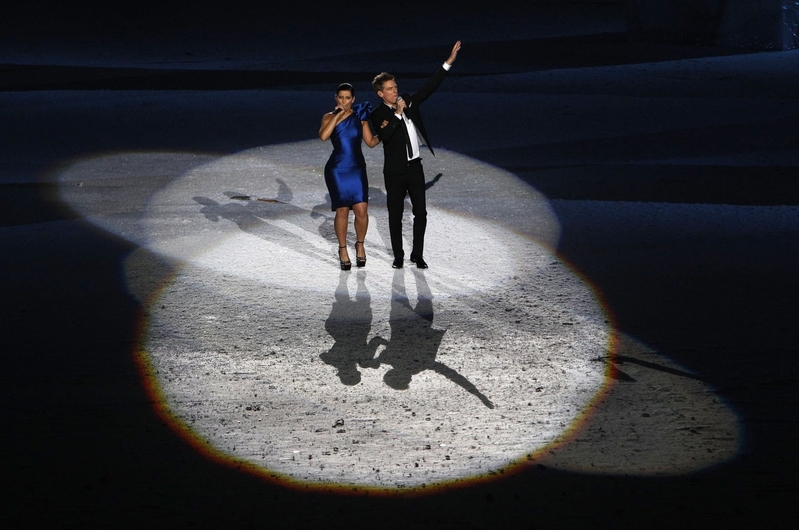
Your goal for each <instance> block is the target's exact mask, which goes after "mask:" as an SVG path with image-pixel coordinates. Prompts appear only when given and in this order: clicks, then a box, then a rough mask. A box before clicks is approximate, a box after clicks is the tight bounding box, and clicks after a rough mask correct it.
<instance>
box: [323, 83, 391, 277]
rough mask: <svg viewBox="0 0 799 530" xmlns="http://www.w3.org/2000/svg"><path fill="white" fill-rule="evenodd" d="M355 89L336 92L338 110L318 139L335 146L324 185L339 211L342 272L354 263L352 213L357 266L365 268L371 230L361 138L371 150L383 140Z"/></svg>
mask: <svg viewBox="0 0 799 530" xmlns="http://www.w3.org/2000/svg"><path fill="white" fill-rule="evenodd" d="M354 102H355V90H354V89H353V87H352V85H351V84H349V83H342V84H341V85H339V87H338V90H336V108H335V109H333V111H332V112H328V113H327V114H325V115H324V116H322V126H321V127H320V128H319V139H320V140H322V141H323V142H324V141H326V140H327V139H328V138H330V139H331V142H332V143H333V153H332V154H331V155H330V158H329V159H328V161H327V164H326V165H325V183H326V184H327V190H328V192H330V201H331V202H332V210H333V211H334V212H336V217H335V220H334V221H333V226H334V228H335V231H336V239H338V258H339V261H340V262H341V270H344V271H346V270H350V268H351V267H352V262H351V261H350V256H349V253H348V252H347V226H348V224H349V217H350V210H352V211H353V212H354V213H355V223H354V225H355V263H356V265H357V266H358V267H363V266H365V265H366V249H365V248H364V246H363V242H364V238H365V237H366V229H367V228H368V227H369V215H368V213H367V206H366V205H367V203H368V201H369V183H368V181H367V180H366V161H365V160H364V159H363V151H361V139H363V141H364V142H365V143H366V145H368V146H369V147H375V146H376V145H377V144H378V143H380V140H379V139H378V138H377V136H374V135H373V134H372V130H371V129H370V128H369V113H370V112H371V110H372V107H371V105H369V103H361V104H358V105H353V103H354Z"/></svg>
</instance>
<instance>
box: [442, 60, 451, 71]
mask: <svg viewBox="0 0 799 530" xmlns="http://www.w3.org/2000/svg"><path fill="white" fill-rule="evenodd" d="M442 66H443V67H444V70H446V71H447V72H449V69H450V68H452V65H451V64H447V63H446V61H445V62H444V64H443V65H442Z"/></svg>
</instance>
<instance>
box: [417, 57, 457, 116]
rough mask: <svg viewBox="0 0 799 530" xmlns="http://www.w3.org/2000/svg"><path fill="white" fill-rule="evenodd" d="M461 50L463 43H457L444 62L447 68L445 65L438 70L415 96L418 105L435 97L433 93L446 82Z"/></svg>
mask: <svg viewBox="0 0 799 530" xmlns="http://www.w3.org/2000/svg"><path fill="white" fill-rule="evenodd" d="M460 49H461V41H457V42H456V43H455V45H454V46H453V47H452V51H451V52H450V53H449V57H447V60H446V61H444V62H445V64H446V65H447V67H446V68H445V67H444V66H443V65H442V66H440V67H439V68H438V70H436V72H435V73H434V74H433V76H432V77H431V78H430V79H428V80H427V82H426V83H425V84H424V86H423V87H422V88H420V89H419V90H418V91H417V92H416V93H415V94H414V95H413V101H414V103H415V104H416V105H421V104H422V102H424V100H426V99H427V98H429V97H430V96H431V95H433V92H435V91H436V89H437V88H438V86H439V85H440V84H441V82H442V81H444V78H445V77H446V76H447V72H448V71H449V70H448V69H449V67H450V66H452V63H454V62H455V59H457V58H458V52H459V51H460Z"/></svg>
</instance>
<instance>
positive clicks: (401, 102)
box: [396, 97, 408, 114]
mask: <svg viewBox="0 0 799 530" xmlns="http://www.w3.org/2000/svg"><path fill="white" fill-rule="evenodd" d="M407 106H408V105H406V104H405V100H404V99H402V98H401V97H397V110H396V113H397V114H402V112H403V111H404V110H405V107H407Z"/></svg>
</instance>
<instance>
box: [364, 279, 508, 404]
mask: <svg viewBox="0 0 799 530" xmlns="http://www.w3.org/2000/svg"><path fill="white" fill-rule="evenodd" d="M413 274H414V276H415V278H416V289H417V292H418V299H417V301H416V305H415V306H411V303H410V300H409V299H408V295H407V294H406V293H405V272H404V271H403V270H400V269H398V270H396V271H395V272H394V280H393V282H392V285H391V312H390V316H389V326H390V327H391V338H390V339H389V340H386V339H385V338H383V337H374V339H373V340H375V339H377V340H376V341H375V342H376V344H377V345H383V346H385V349H384V350H383V351H381V352H380V355H378V357H377V358H376V359H374V360H372V361H369V362H366V363H362V366H365V367H369V368H378V367H379V366H380V365H381V364H387V365H389V366H391V369H389V371H388V372H386V373H385V375H384V376H383V381H384V382H385V383H386V384H387V385H388V386H390V387H391V388H393V389H394V390H407V389H408V388H409V387H410V385H411V383H412V379H413V376H414V375H417V374H420V373H421V372H424V371H425V370H432V371H434V372H436V373H438V374H440V375H443V376H444V377H446V378H447V379H449V380H450V381H452V382H453V383H455V384H456V385H458V386H460V387H461V388H463V389H464V390H466V391H467V392H469V393H470V394H472V395H473V396H475V397H477V398H478V399H479V400H480V401H481V402H482V403H483V405H485V406H486V407H488V408H490V409H493V408H494V404H493V403H492V402H491V400H490V399H488V397H486V396H485V394H483V393H482V392H480V391H479V390H478V389H477V387H476V386H474V384H473V383H471V382H470V381H469V380H468V379H467V378H466V377H464V376H463V375H461V374H459V373H458V372H457V371H456V370H453V369H452V368H450V367H449V366H447V365H445V364H444V363H441V362H439V361H436V356H437V355H438V348H439V346H440V345H441V340H442V339H443V338H444V334H445V333H446V330H442V329H435V328H434V327H433V318H434V314H433V295H432V293H431V292H430V288H429V287H428V286H427V280H426V279H425V277H424V273H423V272H417V271H414V273H413ZM370 343H371V341H370Z"/></svg>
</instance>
